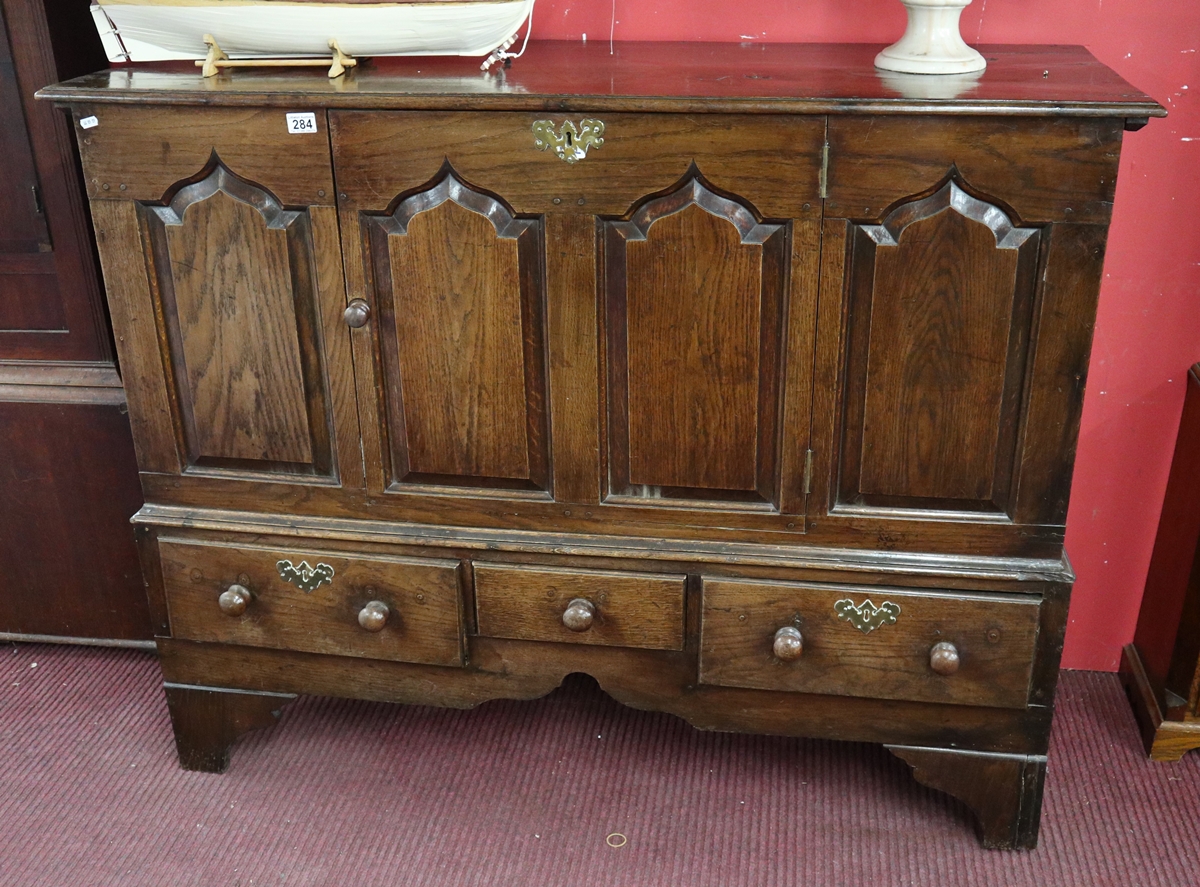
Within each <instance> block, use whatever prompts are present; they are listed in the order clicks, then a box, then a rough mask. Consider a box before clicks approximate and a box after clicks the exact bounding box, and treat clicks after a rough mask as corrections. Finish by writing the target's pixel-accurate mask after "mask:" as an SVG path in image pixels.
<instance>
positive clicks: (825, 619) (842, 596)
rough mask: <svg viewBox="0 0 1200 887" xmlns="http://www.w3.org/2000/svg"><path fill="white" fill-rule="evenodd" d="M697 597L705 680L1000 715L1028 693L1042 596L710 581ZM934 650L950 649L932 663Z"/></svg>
mask: <svg viewBox="0 0 1200 887" xmlns="http://www.w3.org/2000/svg"><path fill="white" fill-rule="evenodd" d="M703 600H704V603H703V615H702V620H703V621H702V624H701V629H700V681H701V683H705V684H719V685H722V686H728V687H751V688H754V689H761V690H791V691H795V692H800V693H828V694H835V695H841V696H868V697H873V698H879V699H909V700H914V701H919V702H946V703H956V704H961V705H986V706H995V707H1000V708H1023V707H1024V706H1025V704H1026V700H1027V698H1028V695H1029V679H1030V674H1031V671H1032V668H1033V656H1034V650H1035V647H1036V644H1037V633H1038V620H1039V614H1040V609H1041V598H1040V597H1038V596H1033V595H1008V594H979V593H967V592H952V591H946V592H941V591H919V592H918V591H908V590H902V589H897V588H879V587H872V588H852V587H846V586H818V585H812V586H807V585H795V584H789V583H769V582H746V581H736V580H707V581H705V583H704V592H703ZM781 629H784V631H783V637H781V638H780V641H781V643H780V644H776V638H777V633H779V632H780V630H781ZM787 629H794V630H795V631H798V632H799V638H798V640H799V641H800V643H799V645H798V648H799V649H798V651H797V646H795V645H793V646H792V647H791V648H790V650H789V649H788V643H787V641H788V637H787V636H788V635H789V634H792V633H791V632H789V631H787ZM792 637H793V638H794V637H795V635H794V634H792ZM937 645H952V647H953V650H951V649H950V648H949V647H946V646H940V647H937V651H936V652H937V656H936V660H935V658H934V656H933V654H934V652H935V646H937ZM777 648H779V653H780V655H777V654H776V649H777ZM789 652H790V653H792V654H795V653H796V652H798V653H799V655H798V656H797V657H796V658H794V659H790V660H789V659H788V658H787V656H788V654H789ZM955 654H956V656H955ZM781 656H782V657H783V658H781ZM955 658H957V667H956V668H955V667H954V666H955V661H954V660H955ZM935 661H936V665H937V666H938V668H939V669H941V673H939V671H937V670H935V668H934V664H935Z"/></svg>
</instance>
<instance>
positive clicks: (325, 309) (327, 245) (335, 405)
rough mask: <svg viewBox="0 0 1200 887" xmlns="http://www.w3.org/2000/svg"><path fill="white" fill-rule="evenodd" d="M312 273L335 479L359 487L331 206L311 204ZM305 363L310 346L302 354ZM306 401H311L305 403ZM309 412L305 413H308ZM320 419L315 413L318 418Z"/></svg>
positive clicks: (358, 447) (349, 358)
mask: <svg viewBox="0 0 1200 887" xmlns="http://www.w3.org/2000/svg"><path fill="white" fill-rule="evenodd" d="M308 217H309V221H310V223H311V228H310V236H311V237H312V258H313V276H314V279H315V281H316V289H317V297H318V300H319V306H318V309H317V314H318V315H319V316H318V317H316V318H314V324H313V327H314V328H313V334H314V335H315V336H316V337H317V339H318V340H319V341H320V343H321V346H322V349H323V357H324V361H323V367H322V369H323V372H322V375H323V377H324V381H325V384H326V385H327V386H328V389H327V390H328V395H329V404H330V409H331V410H332V414H333V415H332V420H333V433H332V438H333V440H334V442H335V444H334V450H335V458H336V467H337V470H338V474H339V479H340V480H341V483H342V485H343V486H344V487H351V488H362V486H363V483H364V466H363V451H362V443H361V439H360V432H359V422H358V410H357V402H356V388H355V382H354V354H353V351H352V349H351V344H350V330H349V328H347V326H346V323H345V321H344V320H343V317H342V315H343V312H344V311H345V309H346V302H347V301H348V299H347V298H346V280H345V277H344V276H343V269H342V252H341V249H340V248H339V230H338V218H337V210H335V209H334V208H333V207H329V206H311V207H309V209H308ZM305 353H306V354H307V355H308V356H309V358H310V363H311V357H312V351H311V349H310V350H308V351H307V352H305ZM309 402H310V403H312V400H311V399H310V401H309ZM310 415H311V414H310ZM318 418H320V417H318Z"/></svg>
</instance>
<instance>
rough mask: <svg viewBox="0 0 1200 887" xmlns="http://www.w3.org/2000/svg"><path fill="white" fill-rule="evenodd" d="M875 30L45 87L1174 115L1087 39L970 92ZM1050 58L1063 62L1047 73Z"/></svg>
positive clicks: (366, 103)
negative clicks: (490, 69)
mask: <svg viewBox="0 0 1200 887" xmlns="http://www.w3.org/2000/svg"><path fill="white" fill-rule="evenodd" d="M878 49H879V47H878V46H872V45H870V44H852V45H847V44H833V43H829V44H826V43H816V44H783V43H780V44H763V43H758V42H745V43H741V44H738V43H694V42H678V43H650V42H647V43H640V42H628V43H626V42H619V43H617V44H615V45H614V46H613V47H611V49H610V47H609V45H608V44H607V43H606V42H604V41H601V40H597V41H593V42H592V43H583V44H581V43H580V42H579V41H550V40H548V41H542V40H535V41H533V42H532V43H531V44H530V46H529V51H528V52H527V53H526V54H525V55H524V57H523V60H522V61H521V62H520V63H517V64H514V65H513V67H512V68H511V69H509V70H506V71H505V76H504V77H503V78H499V77H496V78H484V77H481V76H480V74H479V65H478V63H477V62H473V61H471V60H470V59H463V58H452V57H442V58H430V57H423V58H411V59H403V58H399V59H375V60H374V64H373V65H372V66H371V68H361V69H360V70H358V71H355V76H354V78H353V82H354V88H353V89H345V88H344V84H343V83H342V82H341V81H338V80H334V81H330V80H329V78H328V77H326V76H325V75H324V73H323V72H319V71H318V72H304V73H300V72H293V71H289V72H286V73H285V72H273V71H265V70H264V71H239V72H238V76H236V77H229V78H221V79H217V80H211V79H209V80H201V79H200V78H199V77H197V76H196V74H195V71H194V69H192V68H191V67H188V68H187V70H186V71H185V72H180V71H178V70H174V71H173V70H171V69H169V68H167V67H166V66H143V65H139V66H137V67H136V68H122V69H120V70H117V71H113V72H108V71H102V72H100V73H98V74H95V75H92V76H89V77H84V78H80V79H79V80H77V81H74V82H73V83H70V84H65V85H59V86H56V87H54V88H52V89H47V90H44V91H43V95H44V96H45V97H47V98H52V99H55V100H58V101H63V100H68V101H83V100H95V101H119V102H127V103H146V102H154V101H157V100H160V97H161V96H162V95H163V94H164V93H169V94H170V95H171V97H172V100H173V101H175V102H178V103H180V104H190V105H195V104H200V105H206V104H211V103H212V102H213V101H214V99H215V100H217V101H220V102H221V103H223V104H228V105H249V106H257V107H264V106H266V107H284V106H287V107H288V108H289V110H291V109H294V108H295V107H297V106H298V105H299V104H300V103H305V104H320V105H322V106H331V107H345V108H368V109H384V108H431V109H437V110H445V109H448V108H451V109H481V110H482V109H486V110H490V111H511V110H518V109H519V110H528V111H534V112H540V111H544V110H545V109H546V108H548V107H552V108H554V109H555V110H556V111H558V112H565V111H572V112H573V111H596V110H602V111H605V112H610V111H611V112H616V111H641V112H645V111H663V112H675V113H687V114H704V113H721V114H724V113H739V112H742V113H759V114H846V113H851V112H853V113H859V114H888V115H892V114H894V115H912V114H917V113H936V114H946V115H951V114H959V115H989V116H992V117H1062V116H1079V117H1099V118H1114V119H1123V118H1126V117H1133V118H1143V119H1144V118H1148V117H1162V116H1165V115H1166V111H1165V110H1164V109H1163V108H1162V107H1161V106H1160V105H1159V104H1158V103H1157V102H1155V101H1154V100H1153V99H1151V98H1150V97H1149V96H1147V95H1146V94H1144V93H1142V92H1141V91H1140V90H1138V89H1136V88H1134V87H1132V86H1130V85H1129V84H1128V83H1126V82H1125V81H1124V80H1122V79H1121V78H1120V77H1119V76H1118V75H1117V74H1116V73H1114V72H1113V71H1112V70H1110V69H1109V68H1106V67H1105V66H1104V65H1102V64H1100V63H1099V62H1098V61H1096V59H1095V58H1094V57H1093V56H1092V55H1091V54H1090V53H1089V52H1088V51H1087V50H1086V49H1084V48H1083V47H1080V46H997V45H992V46H985V47H981V49H982V50H983V52H984V53H986V55H987V57H988V67H987V70H986V71H985V72H984V73H983V75H982V76H981V77H980V78H979V80H978V81H977V82H976V83H975V84H973V85H972V88H971V89H970V90H968V91H966V92H965V93H964V94H963V95H961V96H960V97H958V98H956V99H929V98H925V97H924V96H922V95H920V94H917V95H905V89H904V86H903V85H902V84H897V83H896V82H895V79H894V78H891V79H889V78H884V77H880V76H878V75H876V73H875V71H874V70H873V59H874V57H875V53H876V52H878ZM1046 71H1049V72H1050V76H1043V75H1044V72H1046Z"/></svg>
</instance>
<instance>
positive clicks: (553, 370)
mask: <svg viewBox="0 0 1200 887" xmlns="http://www.w3.org/2000/svg"><path fill="white" fill-rule="evenodd" d="M545 225H546V330H547V335H546V344H547V349H548V351H549V355H550V360H549V364H550V366H549V371H550V372H549V387H550V395H549V405H550V425H551V435H550V437H551V440H553V441H554V454H555V455H554V479H553V486H554V498H555V500H556V501H558V502H568V503H579V504H589V505H591V504H595V503H597V502H599V501H600V464H601V452H600V383H599V380H600V364H599V343H598V341H597V336H596V331H597V329H598V328H599V316H598V308H597V298H596V290H597V279H598V264H599V263H598V255H599V250H598V246H597V234H596V222H595V220H594V219H593V218H591V217H589V216H586V215H575V214H565V213H554V214H550V215H547V216H546V221H545Z"/></svg>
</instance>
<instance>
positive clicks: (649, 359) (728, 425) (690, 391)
mask: <svg viewBox="0 0 1200 887" xmlns="http://www.w3.org/2000/svg"><path fill="white" fill-rule="evenodd" d="M606 231H607V233H606V256H605V261H606V276H605V289H606V292H605V299H606V303H607V313H608V322H607V327H606V335H607V337H608V367H609V390H608V405H609V412H608V422H609V440H610V453H609V472H610V476H611V478H612V480H611V485H612V486H611V492H614V493H618V494H625V495H630V494H633V495H637V494H638V488H639V487H641V488H643V492H645V489H644V488H653V491H652V495H653V496H665V497H667V498H680V497H686V496H688V495H691V496H694V497H696V498H707V499H721V498H726V497H728V494H730V493H737V492H741V493H743V494H744V493H753V494H757V497H758V498H759V499H760V500H762V501H767V502H774V501H775V500H776V499H777V492H776V484H777V478H776V471H777V468H776V466H777V435H778V414H779V413H778V411H779V398H780V380H779V376H780V364H781V355H780V353H779V352H780V335H781V326H782V316H781V315H782V305H783V293H782V287H783V284H784V281H785V279H786V276H785V272H784V262H785V261H786V259H785V252H784V246H785V244H786V231H785V229H784V228H783V226H780V225H774V224H763V223H760V222H758V220H757V218H756V217H755V214H754V213H752V212H751V211H750V210H748V209H747V208H746V207H745V206H743V205H742V204H740V203H737V202H735V201H732V200H728V199H726V198H722V197H719V196H718V195H716V194H714V193H713V192H712V191H711V190H709V189H708V188H707V187H706V186H705V185H704V184H703V183H702V182H701V181H700V180H699V179H698V178H693V179H691V180H690V181H688V182H685V183H684V184H683V185H682V186H681V187H680V188H679V189H677V190H676V191H675V192H673V193H672V194H669V195H667V196H665V197H662V198H659V199H657V200H653V201H650V202H649V203H647V204H645V205H644V206H643V207H642V208H641V209H639V210H638V211H637V212H636V213H634V214H633V216H632V218H631V219H630V221H628V222H610V223H608V224H607V226H606Z"/></svg>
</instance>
